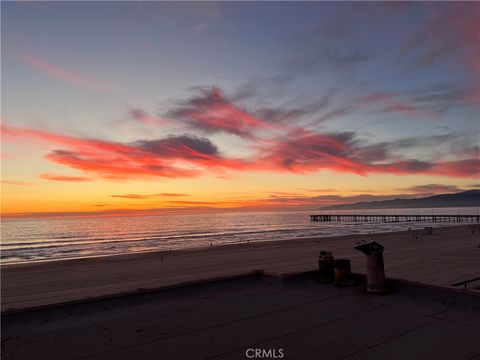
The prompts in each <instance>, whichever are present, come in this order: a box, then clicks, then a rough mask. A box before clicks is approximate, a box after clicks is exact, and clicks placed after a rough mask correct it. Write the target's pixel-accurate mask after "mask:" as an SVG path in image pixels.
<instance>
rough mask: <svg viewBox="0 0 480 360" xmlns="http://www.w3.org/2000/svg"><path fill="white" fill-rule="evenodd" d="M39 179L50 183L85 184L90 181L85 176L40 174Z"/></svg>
mask: <svg viewBox="0 0 480 360" xmlns="http://www.w3.org/2000/svg"><path fill="white" fill-rule="evenodd" d="M38 177H39V178H41V179H45V180H52V181H67V182H85V181H92V179H90V178H88V177H85V176H70V175H56V174H40V175H38Z"/></svg>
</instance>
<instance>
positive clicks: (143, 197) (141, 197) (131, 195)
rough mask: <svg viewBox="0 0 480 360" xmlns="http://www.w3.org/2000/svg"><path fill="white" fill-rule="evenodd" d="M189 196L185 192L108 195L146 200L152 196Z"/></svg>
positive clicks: (152, 197)
mask: <svg viewBox="0 0 480 360" xmlns="http://www.w3.org/2000/svg"><path fill="white" fill-rule="evenodd" d="M184 196H189V195H187V194H176V193H158V194H120V195H110V197H114V198H124V199H132V200H146V199H154V198H162V197H166V198H172V197H173V198H176V197H184Z"/></svg>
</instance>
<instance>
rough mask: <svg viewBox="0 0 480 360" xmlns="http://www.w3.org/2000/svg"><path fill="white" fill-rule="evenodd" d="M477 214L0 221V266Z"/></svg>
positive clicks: (397, 226)
mask: <svg viewBox="0 0 480 360" xmlns="http://www.w3.org/2000/svg"><path fill="white" fill-rule="evenodd" d="M313 213H315V214H322V213H330V214H340V213H342V214H358V215H361V214H385V215H388V214H428V215H430V214H437V215H438V214H451V215H458V214H475V215H476V214H478V213H479V209H478V208H436V209H391V210H355V211H354V210H349V211H347V210H342V211H323V212H322V211H313V210H310V211H271V212H245V213H241V212H230V213H228V212H225V213H209V214H196V215H193V214H182V215H178V214H177V215H148V216H102V217H98V216H96V217H94V216H92V217H78V216H69V217H67V216H65V217H55V218H35V219H26V218H24V219H19V218H15V219H13V218H10V219H6V218H4V219H2V223H1V225H2V227H1V245H0V252H1V261H2V263H4V264H5V263H16V262H31V261H41V260H56V259H65V258H78V257H91V256H107V255H116V254H127V253H139V252H148V251H156V250H176V249H187V248H198V247H208V246H218V245H223V244H236V243H246V242H259V241H273V240H287V239H302V238H311V237H319V238H320V237H327V236H336V235H348V234H368V233H369V232H372V231H374V232H389V231H397V230H407V229H409V228H412V229H422V228H423V227H425V226H432V225H434V226H450V225H455V224H456V223H435V224H432V223H430V222H399V223H382V222H370V223H345V222H331V223H324V222H311V221H310V217H309V215H310V214H313Z"/></svg>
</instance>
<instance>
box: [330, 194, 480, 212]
mask: <svg viewBox="0 0 480 360" xmlns="http://www.w3.org/2000/svg"><path fill="white" fill-rule="evenodd" d="M442 207H445V208H446V207H480V190H479V189H475V190H468V191H463V192H460V193H455V194H441V195H433V196H429V197H423V198H417V199H394V200H384V201H370V202H358V203H353V204H343V205H335V206H327V207H323V208H321V210H361V209H406V208H410V209H412V208H442Z"/></svg>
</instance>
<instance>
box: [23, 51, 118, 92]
mask: <svg viewBox="0 0 480 360" xmlns="http://www.w3.org/2000/svg"><path fill="white" fill-rule="evenodd" d="M14 53H15V55H16V56H17V58H18V59H20V60H21V61H22V62H23V63H25V64H27V65H29V66H31V67H33V68H34V69H37V70H40V71H42V72H44V73H46V74H48V75H50V76H51V77H53V78H56V79H59V80H62V81H64V82H67V83H70V84H73V85H76V86H80V87H83V88H87V89H91V90H95V91H99V92H103V93H107V94H112V93H117V90H116V89H115V88H114V87H113V86H111V85H109V84H106V83H105V82H103V81H99V80H97V79H94V78H91V77H87V76H83V75H80V74H77V73H75V72H73V71H70V70H67V69H65V68H63V67H60V66H58V65H54V64H51V63H49V62H47V61H45V60H43V59H40V58H38V57H35V56H33V55H31V54H29V53H27V52H25V51H21V50H18V49H17V50H15V51H14Z"/></svg>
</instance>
